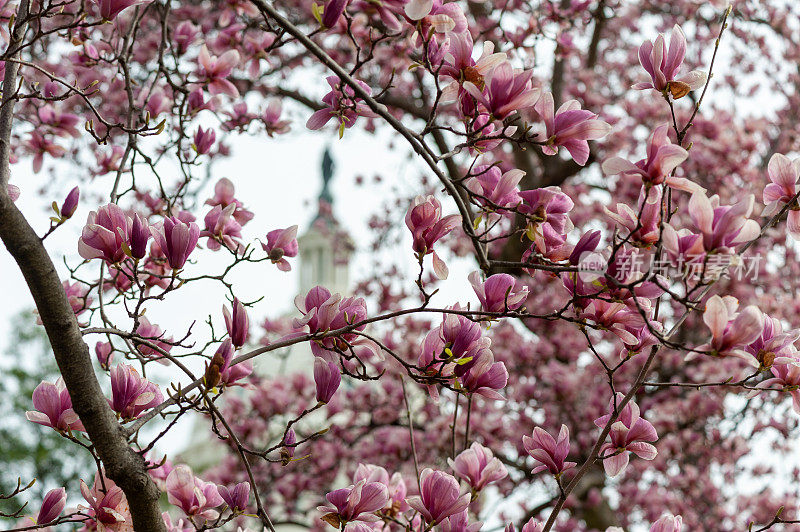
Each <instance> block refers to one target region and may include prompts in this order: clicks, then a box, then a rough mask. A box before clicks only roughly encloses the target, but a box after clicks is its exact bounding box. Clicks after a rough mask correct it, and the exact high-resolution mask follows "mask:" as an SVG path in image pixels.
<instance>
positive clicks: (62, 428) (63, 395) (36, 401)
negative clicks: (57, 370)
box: [25, 377, 86, 432]
mask: <svg viewBox="0 0 800 532" xmlns="http://www.w3.org/2000/svg"><path fill="white" fill-rule="evenodd" d="M33 407H34V408H35V409H36V410H35V411H28V412H25V417H26V418H27V419H28V421H33V422H34V423H38V424H39V425H44V426H46V427H52V428H54V429H56V430H57V431H59V432H69V431H72V430H77V431H81V432H85V431H86V429H84V428H83V423H81V420H80V419H79V418H78V414H76V413H75V411H74V410H73V409H72V399H71V398H70V396H69V392H68V391H67V386H66V385H65V384H64V379H62V378H61V377H59V378H58V380H57V381H56V383H55V384H52V383H50V382H44V381H43V382H41V383H40V384H39V385H38V386H37V387H36V388H35V389H34V390H33Z"/></svg>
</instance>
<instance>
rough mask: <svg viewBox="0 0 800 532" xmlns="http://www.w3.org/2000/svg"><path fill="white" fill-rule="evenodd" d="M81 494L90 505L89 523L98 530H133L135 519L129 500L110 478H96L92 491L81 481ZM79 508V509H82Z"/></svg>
mask: <svg viewBox="0 0 800 532" xmlns="http://www.w3.org/2000/svg"><path fill="white" fill-rule="evenodd" d="M81 494H82V495H83V498H84V499H86V502H88V503H89V508H88V510H89V511H88V515H89V523H87V527H90V526H93V527H94V528H96V529H97V530H109V531H112V532H123V531H126V530H130V529H131V528H132V523H133V519H132V518H131V514H130V510H129V508H128V500H127V499H126V498H125V494H124V493H123V492H122V489H121V488H120V487H118V486H117V485H116V484H114V482H113V481H111V479H109V478H105V477H103V479H102V480H101V479H100V473H97V474H96V475H95V477H94V484H92V489H89V486H87V485H86V482H84V481H83V480H81ZM82 508H83V507H82V506H80V505H79V506H78V509H82Z"/></svg>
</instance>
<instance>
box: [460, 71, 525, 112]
mask: <svg viewBox="0 0 800 532" xmlns="http://www.w3.org/2000/svg"><path fill="white" fill-rule="evenodd" d="M532 76H533V71H531V70H515V69H513V68H512V67H511V65H510V64H509V63H507V62H505V63H501V64H499V65H498V66H496V67H495V68H494V69H492V71H491V72H490V73H489V74H487V75H486V76H485V78H484V79H485V87H483V88H479V87H478V86H477V85H475V84H474V83H473V82H471V81H466V82H464V90H466V91H467V92H468V93H469V94H470V95H471V96H472V97H473V98H475V99H476V100H477V101H478V103H479V104H481V105H482V106H483V107H484V108H485V109H486V111H487V112H488V113H489V114H491V116H492V118H494V119H495V120H502V119H504V118H506V117H507V116H509V115H511V114H512V113H514V112H515V111H519V110H522V109H528V108H530V107H533V106H534V105H535V104H536V102H537V101H538V100H539V96H540V95H541V89H539V88H538V87H533V86H532V84H531V77H532Z"/></svg>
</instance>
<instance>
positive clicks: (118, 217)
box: [78, 203, 133, 264]
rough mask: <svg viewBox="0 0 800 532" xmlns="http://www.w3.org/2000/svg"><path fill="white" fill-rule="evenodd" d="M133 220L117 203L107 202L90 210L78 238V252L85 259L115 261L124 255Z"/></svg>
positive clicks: (118, 260)
mask: <svg viewBox="0 0 800 532" xmlns="http://www.w3.org/2000/svg"><path fill="white" fill-rule="evenodd" d="M132 226H133V222H132V221H131V219H130V217H129V216H127V215H126V214H125V213H124V212H123V211H122V209H120V208H119V206H118V205H115V204H114V203H109V204H108V205H105V206H103V207H100V208H98V209H97V211H92V212H90V213H89V216H88V217H87V218H86V225H85V226H84V228H83V231H81V237H80V238H79V239H78V253H80V255H81V257H83V258H84V259H86V260H90V259H94V258H102V259H104V260H105V261H106V262H109V263H112V264H113V263H117V262H120V261H121V260H123V259H124V258H125V257H126V254H125V248H126V247H128V245H129V240H130V234H131V229H132Z"/></svg>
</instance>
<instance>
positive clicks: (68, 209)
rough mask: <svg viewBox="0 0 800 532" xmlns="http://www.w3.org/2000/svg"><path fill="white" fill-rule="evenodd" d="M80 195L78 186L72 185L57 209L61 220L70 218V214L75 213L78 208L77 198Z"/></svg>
mask: <svg viewBox="0 0 800 532" xmlns="http://www.w3.org/2000/svg"><path fill="white" fill-rule="evenodd" d="M80 197H81V191H80V189H79V188H78V187H74V188H73V189H72V190H70V191H69V194H67V197H66V198H64V203H62V204H61V208H60V209H59V210H58V214H59V216H60V217H61V220H69V219H70V218H72V215H73V214H75V210H76V209H77V208H78V200H79V199H80Z"/></svg>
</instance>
